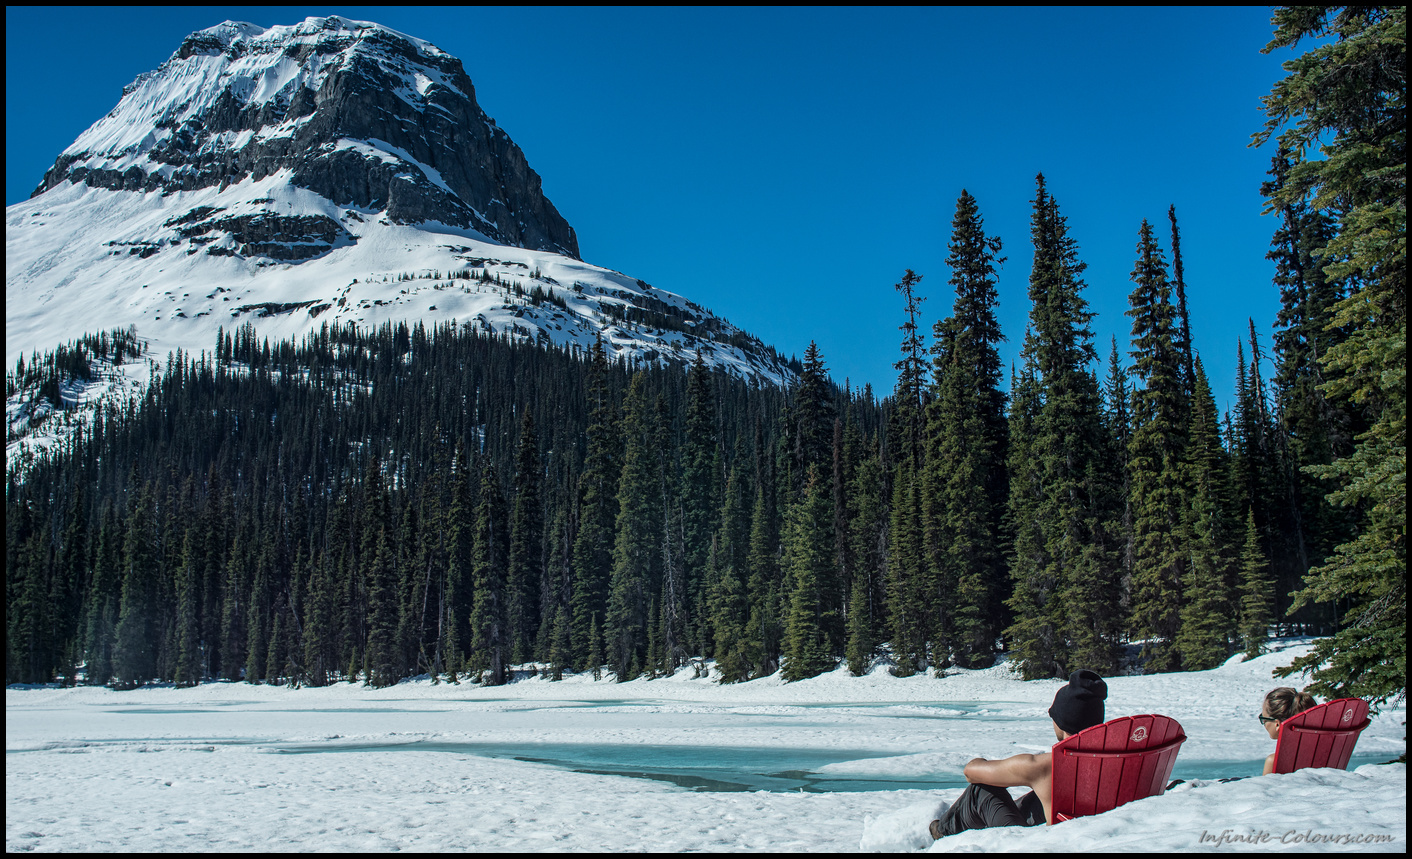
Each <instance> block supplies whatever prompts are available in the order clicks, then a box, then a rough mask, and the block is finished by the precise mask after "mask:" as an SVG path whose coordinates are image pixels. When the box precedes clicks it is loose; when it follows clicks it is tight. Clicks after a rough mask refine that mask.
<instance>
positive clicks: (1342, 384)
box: [1255, 6, 1407, 702]
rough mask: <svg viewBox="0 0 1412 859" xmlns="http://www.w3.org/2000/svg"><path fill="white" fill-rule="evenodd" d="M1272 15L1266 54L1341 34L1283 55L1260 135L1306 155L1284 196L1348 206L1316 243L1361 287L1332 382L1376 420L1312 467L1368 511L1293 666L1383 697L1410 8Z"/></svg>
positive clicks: (1395, 481) (1395, 539) (1387, 680)
mask: <svg viewBox="0 0 1412 859" xmlns="http://www.w3.org/2000/svg"><path fill="white" fill-rule="evenodd" d="M1272 23H1273V24H1274V27H1275V33H1274V38H1273V39H1272V40H1271V41H1270V43H1269V44H1268V45H1266V47H1265V52H1266V53H1270V52H1272V51H1274V50H1276V49H1278V48H1282V47H1293V46H1294V45H1296V44H1298V43H1299V41H1300V40H1301V39H1303V38H1305V37H1321V36H1334V37H1336V38H1334V39H1333V40H1332V41H1328V42H1326V43H1325V44H1322V45H1318V46H1316V47H1312V48H1311V49H1309V50H1308V51H1306V52H1305V53H1304V54H1302V55H1300V56H1299V57H1297V58H1296V59H1294V60H1292V61H1290V62H1288V63H1287V64H1286V66H1285V68H1286V69H1287V70H1288V71H1289V75H1288V76H1287V77H1286V78H1285V79H1283V80H1281V81H1280V82H1278V83H1276V84H1275V87H1274V89H1273V90H1272V91H1271V93H1270V95H1269V96H1267V97H1266V98H1265V113H1266V116H1267V117H1268V120H1267V122H1266V124H1265V128H1264V129H1263V130H1262V131H1261V132H1260V133H1258V134H1257V135H1256V136H1255V142H1256V143H1257V144H1259V143H1263V142H1264V141H1266V140H1268V139H1269V138H1270V137H1272V136H1275V134H1276V132H1277V131H1279V132H1280V133H1279V141H1280V143H1281V145H1282V146H1284V148H1285V149H1287V150H1288V151H1289V152H1290V153H1291V157H1292V158H1293V160H1294V161H1295V164H1294V166H1293V167H1292V168H1291V170H1290V176H1289V182H1288V183H1286V185H1285V187H1284V188H1283V189H1281V190H1280V191H1279V192H1278V193H1277V195H1276V199H1278V200H1279V201H1281V202H1283V203H1285V204H1287V205H1288V204H1293V203H1296V202H1300V201H1303V200H1306V199H1308V200H1310V201H1311V203H1312V205H1313V206H1315V207H1316V208H1319V209H1325V210H1329V211H1330V212H1332V213H1334V214H1335V215H1336V217H1337V235H1336V237H1334V238H1332V239H1330V240H1329V241H1328V243H1327V244H1326V245H1324V246H1323V247H1319V248H1314V249H1313V253H1314V255H1315V256H1317V257H1319V258H1320V259H1321V262H1323V263H1324V272H1325V275H1326V276H1327V277H1329V278H1331V279H1334V280H1346V281H1347V282H1349V283H1351V284H1353V287H1352V288H1351V290H1350V293H1351V294H1350V295H1349V296H1348V297H1347V298H1344V299H1343V300H1342V301H1340V302H1339V303H1338V305H1337V306H1336V311H1335V315H1334V320H1333V321H1334V323H1335V324H1337V325H1339V326H1342V327H1344V328H1345V329H1346V330H1347V331H1348V332H1349V333H1348V336H1347V339H1345V340H1344V341H1343V342H1342V343H1339V344H1337V345H1335V346H1333V347H1331V348H1330V349H1329V351H1328V352H1327V353H1326V354H1325V355H1324V356H1323V357H1322V358H1321V359H1320V360H1321V363H1322V364H1323V366H1324V368H1325V369H1326V371H1330V375H1334V376H1337V378H1335V379H1329V380H1328V381H1326V382H1325V385H1324V388H1323V390H1324V392H1325V394H1326V395H1329V396H1333V397H1336V398H1346V399H1348V400H1349V401H1351V402H1353V403H1355V404H1356V405H1357V406H1358V407H1360V408H1361V409H1363V410H1364V412H1365V414H1366V416H1367V419H1368V420H1369V423H1370V426H1369V428H1368V430H1367V431H1365V432H1363V433H1361V434H1360V435H1359V436H1358V437H1357V439H1356V442H1355V447H1354V450H1353V452H1352V453H1351V454H1350V455H1348V456H1344V457H1340V458H1339V459H1337V460H1336V461H1334V462H1333V463H1331V464H1330V465H1327V466H1323V467H1318V466H1315V467H1314V468H1313V470H1312V471H1313V474H1314V475H1315V476H1317V477H1322V478H1325V479H1329V480H1333V481H1334V482H1335V483H1336V484H1337V486H1338V489H1337V490H1336V491H1334V492H1333V493H1331V494H1330V496H1329V498H1330V500H1331V501H1333V502H1335V503H1337V504H1340V505H1342V506H1344V507H1350V508H1355V509H1357V510H1359V512H1360V514H1361V518H1362V521H1361V522H1360V527H1359V528H1358V530H1357V536H1355V537H1354V538H1353V539H1352V540H1350V541H1348V542H1345V543H1342V544H1340V545H1339V546H1337V547H1336V548H1335V552H1334V555H1333V557H1332V558H1330V559H1329V561H1328V562H1327V563H1325V564H1324V565H1323V566H1321V567H1318V568H1316V569H1314V570H1311V572H1310V574H1309V577H1308V582H1309V586H1308V587H1307V588H1306V589H1305V590H1304V591H1302V592H1301V593H1300V595H1299V596H1298V597H1297V598H1296V600H1295V604H1294V606H1292V608H1293V609H1295V610H1297V609H1298V608H1300V607H1302V606H1303V605H1305V604H1308V603H1311V602H1315V601H1320V602H1327V601H1332V600H1334V599H1336V598H1340V597H1342V598H1348V600H1349V602H1348V608H1347V610H1346V611H1345V613H1344V615H1343V619H1342V620H1343V623H1342V628H1341V629H1340V630H1339V631H1338V632H1337V633H1336V634H1334V635H1333V636H1331V637H1329V638H1324V639H1320V640H1319V641H1317V642H1316V643H1315V645H1314V649H1313V651H1312V652H1311V653H1309V654H1308V655H1306V656H1303V657H1300V658H1299V659H1296V660H1295V661H1294V663H1293V664H1292V665H1290V666H1289V668H1288V671H1289V672H1295V671H1303V670H1310V669H1312V670H1313V672H1314V683H1313V684H1312V687H1311V688H1312V689H1313V690H1314V691H1315V692H1317V693H1319V694H1324V695H1329V696H1334V695H1361V696H1366V697H1368V698H1370V699H1372V700H1373V701H1375V702H1381V701H1386V700H1388V699H1389V698H1393V697H1399V698H1400V697H1402V696H1403V695H1405V692H1406V688H1407V626H1406V620H1407V515H1406V514H1407V484H1406V480H1405V478H1404V475H1405V474H1406V471H1407V303H1406V302H1407V238H1406V237H1407V196H1406V195H1407V186H1406V171H1407V106H1406V105H1407V76H1406V75H1407V72H1406V69H1407V62H1406V58H1407V7H1405V6H1344V7H1329V6H1312V7H1307V6H1306V7H1282V8H1280V9H1277V10H1276V12H1275V14H1274V18H1273V21H1272ZM1281 129H1283V130H1282V131H1281ZM1326 137H1327V138H1331V139H1325V138H1326ZM1316 144H1317V146H1318V150H1319V153H1320V155H1321V157H1319V158H1314V157H1311V156H1312V152H1311V151H1310V150H1311V148H1313V147H1314V146H1315V145H1316Z"/></svg>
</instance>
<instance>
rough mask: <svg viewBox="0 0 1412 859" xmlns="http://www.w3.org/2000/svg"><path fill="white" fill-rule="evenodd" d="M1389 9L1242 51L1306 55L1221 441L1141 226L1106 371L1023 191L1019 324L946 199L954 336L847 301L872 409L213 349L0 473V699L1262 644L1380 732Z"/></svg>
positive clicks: (420, 349) (550, 355)
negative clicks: (878, 337) (1305, 640)
mask: <svg viewBox="0 0 1412 859" xmlns="http://www.w3.org/2000/svg"><path fill="white" fill-rule="evenodd" d="M1405 15H1406V12H1405V7H1397V8H1395V9H1394V8H1385V7H1286V8H1282V9H1280V10H1277V11H1276V13H1275V26H1276V32H1275V37H1274V40H1273V41H1272V42H1271V44H1270V46H1269V47H1267V49H1266V50H1267V51H1269V50H1274V49H1275V48H1278V47H1287V46H1290V45H1294V44H1296V43H1298V42H1299V41H1300V40H1301V39H1311V38H1313V37H1320V36H1330V37H1332V38H1328V39H1325V40H1324V41H1323V42H1322V43H1321V44H1320V45H1319V46H1317V47H1312V48H1310V49H1309V50H1308V51H1306V52H1305V53H1304V54H1302V55H1300V57H1299V58H1298V59H1297V60H1294V61H1291V62H1290V63H1288V64H1287V65H1286V68H1287V69H1288V70H1289V76H1288V77H1287V78H1286V79H1285V80H1284V81H1282V82H1281V83H1280V84H1278V85H1277V86H1276V87H1275V89H1274V90H1273V91H1272V93H1271V94H1270V95H1269V96H1267V97H1266V100H1265V108H1266V114H1267V116H1268V118H1269V122H1268V124H1267V125H1266V127H1265V128H1264V129H1263V130H1261V131H1260V132H1259V133H1258V134H1257V135H1256V142H1257V143H1263V142H1264V141H1265V140H1276V141H1277V142H1278V151H1277V153H1276V154H1275V155H1274V157H1273V159H1272V161H1271V164H1270V168H1269V173H1268V178H1267V181H1266V182H1265V185H1264V187H1263V189H1262V190H1263V193H1264V196H1265V199H1266V201H1267V211H1268V213H1269V214H1271V215H1272V216H1273V217H1272V222H1273V224H1274V226H1275V232H1274V235H1273V237H1272V241H1271V244H1270V250H1269V258H1270V260H1271V261H1272V262H1273V263H1274V269H1275V272H1276V274H1275V280H1274V283H1273V285H1272V286H1271V287H1269V288H1273V289H1276V290H1278V292H1279V296H1280V305H1281V310H1280V312H1279V316H1278V318H1277V319H1276V320H1274V328H1273V336H1266V335H1262V333H1261V331H1262V330H1265V331H1268V330H1269V327H1268V325H1269V322H1270V321H1269V320H1261V321H1258V322H1257V321H1256V320H1252V321H1251V323H1250V329H1249V337H1248V340H1246V341H1245V342H1243V343H1241V344H1239V345H1237V346H1235V348H1237V349H1238V350H1239V371H1238V377H1237V379H1236V380H1235V384H1236V402H1235V406H1234V408H1233V409H1232V410H1231V411H1230V412H1228V413H1222V412H1221V411H1220V410H1218V408H1217V406H1216V402H1215V399H1214V397H1213V395H1212V382H1211V380H1210V379H1208V377H1207V375H1206V373H1205V371H1204V369H1203V365H1202V361H1201V356H1200V355H1199V354H1197V353H1196V351H1195V350H1194V349H1193V346H1192V343H1193V336H1192V326H1193V324H1196V321H1195V320H1194V319H1193V318H1192V315H1191V313H1190V312H1189V309H1188V306H1187V298H1186V282H1185V280H1184V270H1183V264H1182V245H1181V230H1180V225H1179V222H1178V217H1177V212H1176V211H1175V209H1173V208H1169V209H1168V210H1167V212H1166V213H1165V214H1166V217H1165V218H1163V219H1161V220H1159V221H1158V222H1156V223H1150V222H1148V221H1143V222H1141V223H1140V224H1134V225H1133V230H1134V232H1133V238H1134V246H1133V247H1134V250H1133V255H1132V273H1131V291H1130V294H1129V310H1128V317H1129V319H1130V325H1131V328H1130V330H1131V334H1130V337H1129V339H1128V341H1127V342H1125V343H1119V342H1116V341H1114V342H1111V343H1107V344H1100V343H1096V342H1094V339H1095V338H1094V335H1093V332H1092V321H1093V314H1092V313H1091V312H1090V311H1089V309H1088V303H1087V301H1086V299H1085V289H1086V284H1085V281H1084V270H1085V262H1084V259H1083V252H1082V248H1081V247H1080V246H1079V244H1078V242H1077V240H1076V239H1075V238H1074V237H1073V236H1072V235H1071V234H1070V232H1069V228H1068V223H1067V220H1066V218H1065V216H1064V214H1063V212H1062V209H1061V205H1060V201H1058V200H1056V199H1055V198H1054V196H1053V195H1052V194H1051V193H1050V191H1049V189H1048V187H1047V185H1046V182H1045V179H1044V177H1043V176H1042V175H1041V176H1038V177H1036V180H1035V185H1034V197H1033V200H1032V201H1031V203H1032V207H1033V208H1032V214H1031V220H1030V236H1029V241H1028V244H1027V246H1026V247H1025V248H1024V255H1025V257H1026V258H1027V259H1028V260H1029V281H1028V297H1029V301H1030V311H1029V324H1028V327H1027V330H1026V331H1024V332H1022V333H1019V332H1008V335H1007V334H1002V332H1001V331H1000V329H999V325H998V323H997V321H996V316H995V308H996V305H997V300H998V299H997V292H996V288H997V282H998V279H997V269H998V266H999V265H1000V264H1001V262H1003V261H1004V257H1003V256H1002V254H1003V253H1004V250H1005V248H1004V247H1003V246H1002V242H1001V240H1000V239H999V238H998V237H996V236H993V235H990V234H988V233H987V232H986V230H985V225H984V218H983V215H982V212H981V208H980V202H979V201H977V200H976V199H975V198H974V197H972V196H971V195H970V194H969V193H966V192H964V191H963V192H962V193H961V195H960V198H959V199H958V200H957V201H956V205H955V210H954V217H953V219H952V222H951V234H950V236H949V238H948V239H947V247H948V250H949V256H948V258H947V265H948V267H949V269H950V274H949V282H948V285H949V287H950V290H949V293H950V295H951V296H953V302H952V304H951V306H950V308H949V309H947V310H946V311H944V312H943V313H938V314H936V315H935V316H934V317H928V316H927V315H926V314H925V313H924V310H923V306H924V302H923V300H922V296H921V294H920V283H921V281H922V275H920V274H918V273H916V272H913V271H910V270H908V271H906V272H904V273H903V274H902V276H901V277H900V279H899V281H898V283H897V284H896V285H895V287H894V290H895V291H889V290H885V289H880V290H879V291H878V295H877V300H880V301H895V302H896V303H897V306H898V307H899V308H900V312H899V316H898V318H899V320H900V321H901V325H900V328H899V331H900V333H901V337H900V339H899V353H898V354H899V359H898V362H897V365H896V366H897V370H898V378H897V384H896V387H895V389H894V390H893V391H892V392H890V394H888V395H887V396H883V397H879V396H877V395H876V394H875V393H874V392H873V391H872V390H871V389H870V388H866V387H865V388H863V389H861V390H854V389H851V388H849V387H848V386H846V385H845V386H839V385H837V384H836V383H834V382H833V381H831V380H830V377H829V375H828V369H827V365H826V357H825V356H824V355H823V354H821V352H820V350H819V349H818V348H817V346H816V345H814V344H811V345H810V347H809V349H808V350H807V351H806V352H805V354H804V358H803V361H802V363H800V364H798V365H797V368H798V371H797V373H796V378H795V380H794V381H793V383H792V384H791V385H789V386H788V387H787V388H777V387H773V386H769V385H761V384H758V383H753V382H746V381H742V380H741V379H739V378H736V377H732V376H730V375H728V374H727V373H726V372H725V371H723V370H721V369H711V368H709V367H708V366H707V365H706V364H705V363H704V362H702V360H701V359H700V358H699V357H698V358H697V360H696V362H695V363H694V364H692V365H690V366H683V365H673V364H666V363H662V364H632V363H628V362H625V361H621V360H615V359H614V358H612V357H611V356H610V354H609V351H610V350H607V349H605V347H604V346H603V344H601V343H599V344H598V345H596V346H595V347H594V348H592V349H591V350H585V351H577V350H574V351H566V350H563V349H556V348H553V347H545V346H544V345H540V344H535V343H533V342H528V341H525V340H523V339H513V338H509V337H505V336H498V335H494V334H486V333H484V332H481V331H478V330H475V329H474V328H473V327H471V326H462V327H456V326H453V325H445V326H440V327H435V328H431V329H428V328H426V327H424V326H422V325H420V324H416V325H411V326H409V325H406V324H401V325H388V326H383V327H382V328H380V329H376V330H368V329H358V328H354V327H351V326H349V327H339V326H325V327H323V328H322V329H321V330H320V331H319V332H318V333H316V334H313V335H311V336H309V337H307V338H305V339H304V340H303V341H301V342H290V341H284V342H270V341H269V340H264V339H261V338H260V337H259V334H258V332H257V331H256V329H255V328H254V327H253V326H251V325H249V324H247V325H244V326H241V327H239V328H237V329H235V330H233V331H228V332H227V331H222V332H221V334H220V336H219V337H218V338H217V342H216V343H214V344H213V348H212V349H211V351H209V352H203V353H201V354H199V355H189V354H185V355H184V354H180V353H178V354H174V355H170V356H168V358H167V360H166V361H165V362H162V363H161V364H160V365H154V366H160V367H161V369H160V371H158V370H155V369H154V370H153V371H152V375H151V378H150V381H149V383H148V384H147V386H146V388H145V389H144V391H143V393H142V394H141V396H140V397H138V398H135V399H132V400H129V401H127V402H126V403H125V404H124V405H112V404H110V405H109V406H107V407H106V408H105V409H103V410H100V411H99V412H98V413H97V414H96V415H95V416H93V418H92V420H91V421H90V422H89V423H87V424H86V425H84V426H83V427H82V428H80V429H79V430H77V431H76V432H74V433H73V434H72V435H70V436H69V437H68V438H67V440H65V441H64V442H63V443H62V444H61V445H59V446H57V447H56V448H55V449H54V450H53V451H51V453H50V454H49V455H47V456H44V457H41V458H39V459H37V460H36V461H34V462H33V463H30V464H27V465H26V466H25V467H24V468H18V467H7V485H6V499H5V504H6V510H5V527H6V538H5V548H6V650H5V653H6V662H5V673H6V681H7V683H15V682H18V683H44V682H53V681H55V680H58V681H61V682H66V683H75V682H86V683H90V684H105V685H111V686H113V687H115V688H133V687H136V686H138V685H140V684H143V683H146V682H151V681H164V682H171V683H175V684H177V685H190V684H196V683H200V682H202V681H206V680H214V679H224V680H230V681H236V680H243V681H245V682H250V683H290V684H299V685H314V686H319V685H325V684H328V683H332V682H335V681H340V680H358V681H361V682H366V683H368V684H370V685H373V686H386V685H390V684H394V683H397V682H399V681H401V680H403V679H406V678H408V677H413V676H422V675H430V676H431V677H432V678H434V679H435V680H437V681H438V682H440V681H447V682H473V683H483V684H492V685H494V684H502V683H506V682H508V681H509V680H511V679H512V678H513V677H514V676H515V674H516V673H519V674H520V675H521V676H523V674H524V673H525V672H526V671H534V672H536V673H542V674H545V675H548V676H550V677H552V678H554V679H558V678H560V677H562V676H563V675H564V674H565V673H566V672H593V673H594V675H595V676H598V675H601V674H604V673H605V672H610V673H611V675H612V676H614V677H616V678H617V679H619V680H628V679H632V678H637V677H656V676H661V675H666V674H671V673H674V672H676V671H680V670H694V671H697V672H701V671H704V670H705V669H706V663H707V660H713V661H714V666H715V668H716V669H717V670H718V671H719V676H720V679H721V681H722V682H738V681H743V680H747V679H750V678H754V677H761V676H766V675H769V674H773V673H774V672H776V671H782V674H783V676H784V678H785V679H787V680H797V679H802V678H806V677H811V676H815V675H817V674H820V673H822V672H825V671H829V670H833V669H834V668H836V667H837V666H838V665H839V664H840V662H842V663H844V664H846V665H847V667H848V668H849V669H850V670H852V671H853V672H854V673H856V674H862V673H864V672H865V671H867V670H869V669H870V668H872V667H873V666H875V665H877V664H878V661H879V660H882V661H883V663H885V664H886V665H887V666H889V668H890V670H891V671H892V672H893V673H895V674H898V675H902V676H905V675H911V674H916V673H919V672H923V671H933V672H936V673H940V672H942V671H944V670H945V669H947V668H950V667H952V666H959V667H963V668H977V667H986V666H989V665H991V664H992V663H993V661H994V659H995V657H996V655H997V653H999V652H1001V651H1002V650H1003V651H1005V652H1007V653H1008V654H1009V655H1010V657H1011V660H1012V663H1013V665H1014V666H1015V667H1016V669H1017V670H1018V671H1020V672H1021V673H1022V674H1023V675H1024V676H1025V677H1026V678H1047V677H1061V678H1062V677H1066V676H1068V674H1069V673H1070V672H1071V671H1073V670H1076V669H1079V668H1089V669H1092V670H1095V671H1098V672H1099V673H1100V674H1104V675H1112V674H1118V673H1124V672H1138V671H1141V672H1158V671H1178V670H1202V669H1208V668H1212V667H1215V666H1217V665H1219V664H1221V663H1222V662H1224V661H1225V660H1226V659H1228V658H1229V657H1231V656H1232V655H1234V654H1237V653H1245V654H1247V655H1255V654H1258V653H1260V652H1261V649H1262V647H1263V646H1264V643H1265V641H1266V639H1267V637H1268V636H1269V635H1270V634H1271V632H1272V631H1273V632H1278V633H1293V632H1299V633H1306V634H1311V635H1317V636H1319V638H1318V640H1317V642H1316V645H1315V647H1314V649H1313V651H1312V652H1311V653H1310V654H1309V655H1308V656H1306V657H1302V658H1301V659H1299V660H1297V661H1296V663H1295V665H1294V666H1292V667H1291V669H1289V670H1291V671H1292V670H1299V669H1306V668H1307V669H1311V670H1312V671H1313V677H1314V680H1315V682H1314V684H1313V686H1312V687H1311V689H1312V691H1315V692H1317V693H1319V694H1321V695H1359V696H1364V697H1367V698H1369V699H1371V700H1375V701H1385V700H1388V699H1389V698H1393V697H1398V696H1401V695H1402V694H1404V690H1405V685H1406V681H1405V678H1406V655H1405V654H1406V632H1405V623H1406V542H1405V538H1406V521H1405V519H1406V517H1405V499H1406V489H1405V471H1406V465H1405V463H1406V383H1405V343H1406V307H1405V272H1406V269H1405V260H1406V202H1405V164H1406V154H1405V134H1406V125H1405V104H1404V101H1405V89H1406V87H1405V70H1404V61H1403V60H1404V57H1405ZM1011 244H1012V245H1013V242H1011ZM1011 252H1012V253H1014V252H1015V251H1014V249H1013V247H1012V248H1011ZM1006 336H1010V337H1015V336H1022V337H1023V341H1022V342H1023V351H1022V353H1021V354H1022V362H1021V364H1020V365H1019V366H1017V367H1010V368H1006V367H1003V366H1002V365H1001V362H1000V358H999V353H998V349H997V344H998V343H999V342H1000V341H1001V340H1002V339H1004V337H1006ZM140 351H141V344H140V343H137V342H135V341H134V338H132V337H131V336H130V335H129V334H126V333H124V332H112V333H111V334H110V333H104V334H101V335H94V336H91V337H88V338H85V339H84V340H83V341H81V342H77V343H71V344H68V345H67V346H64V347H61V348H59V349H57V350H55V351H54V352H52V353H49V354H48V355H43V356H35V357H34V358H33V359H32V360H30V361H29V362H28V363H27V364H26V363H25V362H23V361H22V362H20V363H19V364H18V365H17V366H16V367H15V368H13V369H12V370H11V371H9V372H7V376H6V393H7V397H13V396H15V395H16V394H17V393H19V392H21V391H38V392H40V394H41V395H42V396H45V397H48V398H49V399H50V401H51V402H53V403H58V402H60V397H59V395H58V391H59V388H60V387H61V386H62V385H63V384H64V383H66V382H67V381H69V380H72V379H79V378H87V377H88V376H89V375H91V374H92V373H93V372H95V370H96V368H101V367H104V366H111V365H113V364H116V363H122V362H123V361H131V360H133V358H134V357H135V356H136V355H137V354H138V353H140ZM1262 367H1272V368H1273V371H1272V372H1271V373H1270V376H1269V377H1268V378H1266V377H1265V376H1264V375H1263V374H1262V369H1261V368H1262ZM1007 377H1008V384H1007Z"/></svg>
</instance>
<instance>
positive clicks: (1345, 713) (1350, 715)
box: [1343, 707, 1353, 722]
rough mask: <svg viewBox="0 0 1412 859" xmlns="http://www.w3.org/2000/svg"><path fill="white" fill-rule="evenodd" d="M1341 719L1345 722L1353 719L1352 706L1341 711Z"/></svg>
mask: <svg viewBox="0 0 1412 859" xmlns="http://www.w3.org/2000/svg"><path fill="white" fill-rule="evenodd" d="M1343 720H1344V721H1345V722H1352V721H1353V708H1352V707H1349V708H1348V709H1347V710H1344V711H1343Z"/></svg>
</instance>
